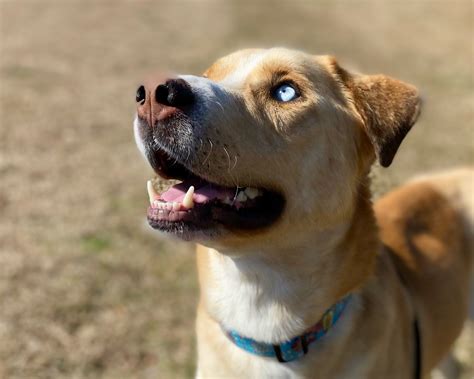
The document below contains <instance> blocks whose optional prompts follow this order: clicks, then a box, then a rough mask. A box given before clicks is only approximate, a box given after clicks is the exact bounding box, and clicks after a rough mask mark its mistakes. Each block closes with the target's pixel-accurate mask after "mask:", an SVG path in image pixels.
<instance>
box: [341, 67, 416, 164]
mask: <svg viewBox="0 0 474 379" xmlns="http://www.w3.org/2000/svg"><path fill="white" fill-rule="evenodd" d="M333 67H334V68H335V70H336V72H337V74H338V76H339V77H340V79H341V80H342V82H344V83H345V85H346V86H347V87H348V89H349V91H350V92H351V95H352V97H353V101H354V105H355V107H356V109H357V111H358V113H359V114H360V116H361V118H362V120H363V122H364V126H365V131H366V133H367V136H368V137H369V140H370V142H371V143H372V145H373V147H374V150H375V154H376V156H377V158H378V160H379V162H380V164H381V165H382V166H384V167H388V166H390V164H391V163H392V160H393V158H394V156H395V153H396V152H397V150H398V147H399V146H400V144H401V143H402V141H403V139H404V138H405V136H406V135H407V133H408V132H409V131H410V129H411V127H412V126H413V125H414V124H415V122H416V120H417V119H418V116H419V114H420V108H421V98H420V95H419V93H418V90H417V89H416V88H415V87H414V86H412V85H410V84H407V83H403V82H401V81H399V80H395V79H392V78H389V77H387V76H385V75H352V74H349V73H348V72H347V71H346V70H344V69H341V68H340V67H339V66H337V63H336V64H335V66H333Z"/></svg>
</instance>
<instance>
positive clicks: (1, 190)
mask: <svg viewBox="0 0 474 379" xmlns="http://www.w3.org/2000/svg"><path fill="white" fill-rule="evenodd" d="M0 28H1V29H0V68H1V71H0V104H1V108H0V132H1V135H0V215H1V216H0V378H15V379H24V378H114V379H116V378H124V379H128V378H186V377H187V378H189V377H192V375H193V370H194V360H195V357H194V355H195V344H194V331H193V322H194V313H195V305H196V301H197V300H196V299H197V289H196V276H195V269H194V255H193V253H192V246H190V245H185V244H182V243H176V242H172V241H163V240H160V239H157V238H155V237H154V236H153V234H152V233H151V232H149V231H148V229H147V228H146V227H145V225H144V218H145V210H146V206H147V196H146V192H145V181H146V179H147V178H148V177H150V176H152V172H151V170H150V169H149V167H148V166H147V165H146V164H145V162H144V161H143V160H142V159H141V157H140V156H139V154H138V152H137V149H136V147H135V145H134V142H133V135H132V128H131V123H132V118H133V113H134V107H135V104H134V97H135V90H136V87H137V85H138V84H139V83H140V79H141V77H142V75H143V74H144V73H146V72H148V71H153V70H155V69H157V68H159V67H166V68H171V69H173V70H176V71H178V72H189V73H200V72H202V71H203V70H204V69H205V67H206V66H207V65H209V64H210V63H211V62H212V61H213V60H214V59H216V58H218V57H219V56H221V55H223V54H225V53H227V52H231V51H233V50H235V49H237V48H241V47H254V46H275V45H279V46H281V45H283V46H290V47H295V48H302V49H305V50H307V51H311V52H315V53H320V54H322V53H330V54H334V55H335V56H337V57H338V58H339V61H340V62H341V64H342V65H343V66H346V67H352V68H356V69H358V70H360V71H363V72H367V73H379V72H383V73H386V74H390V75H392V76H394V77H397V78H401V79H404V80H406V81H408V82H411V83H414V84H416V85H417V86H419V88H421V90H422V92H423V94H424V97H425V107H424V111H423V116H422V118H421V120H420V122H419V123H418V124H417V126H416V127H415V129H414V130H413V131H412V132H411V133H410V135H409V137H408V138H407V140H406V143H405V144H404V145H403V146H402V148H401V149H400V151H399V154H398V156H397V157H396V159H395V162H394V164H393V165H392V166H391V167H390V168H389V169H387V170H382V169H379V168H376V169H375V170H374V190H375V192H376V193H377V194H380V193H383V192H385V191H386V190H388V189H389V188H392V187H393V186H395V185H396V184H398V183H400V182H402V181H403V180H405V179H406V178H408V177H410V176H412V175H413V174H415V173H419V172H426V171H429V170H434V169H441V168H446V167H452V166H460V165H466V164H472V162H473V157H474V156H473V152H474V148H473V130H472V120H473V116H474V115H473V113H474V112H473V108H474V107H473V105H474V95H473V71H472V67H473V47H472V46H473V45H472V37H473V3H472V2H471V1H455V0H451V1H448V0H446V1H427V0H423V1H422V0H399V1H392V2H385V1H356V0H352V1H350V0H345V1H341V0H339V1H319V2H316V1H314V2H310V1H301V2H300V1H274V2H271V1H259V2H257V1H242V0H240V1H237V0H235V1H227V2H225V1H205V2H199V1H186V2H185V1H177V0H176V1H169V2H163V1H155V2H146V1H131V0H130V1H110V0H109V1H91V0H88V1H79V0H77V1H66V0H63V1H61V0H44V1H34V0H30V1H26V0H25V1H21V0H11V1H9V0H2V1H0ZM469 343H472V340H471V341H470V342H469V339H467V342H465V343H464V347H463V348H462V349H461V350H462V351H461V354H464V358H463V359H464V361H465V363H466V364H467V366H469V365H470V364H471V365H472V362H471V361H470V358H469V356H468V353H469V350H466V346H467V345H468V344H469ZM471 348H472V347H471ZM472 351H473V350H471V352H472ZM471 367H472V366H471ZM467 370H468V368H466V371H465V374H464V377H466V378H467V377H471V375H472V371H471V373H470V374H469V373H468V371H467Z"/></svg>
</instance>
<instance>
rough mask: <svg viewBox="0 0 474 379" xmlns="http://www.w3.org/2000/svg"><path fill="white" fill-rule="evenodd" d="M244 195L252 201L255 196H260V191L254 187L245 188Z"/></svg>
mask: <svg viewBox="0 0 474 379" xmlns="http://www.w3.org/2000/svg"><path fill="white" fill-rule="evenodd" d="M245 194H246V195H247V197H248V198H249V199H250V200H252V199H255V198H256V197H257V196H259V195H260V190H259V189H258V188H254V187H247V188H246V189H245Z"/></svg>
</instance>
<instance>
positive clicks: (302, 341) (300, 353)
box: [272, 334, 308, 363]
mask: <svg viewBox="0 0 474 379" xmlns="http://www.w3.org/2000/svg"><path fill="white" fill-rule="evenodd" d="M298 340H299V342H300V344H301V349H298V350H297V351H294V349H292V354H291V356H290V357H286V359H285V357H283V353H282V348H281V345H272V346H273V351H274V352H275V356H276V358H277V360H278V362H280V363H286V362H291V361H294V360H295V359H297V358H301V357H302V356H304V355H306V354H308V341H307V340H306V334H303V335H302V336H299V337H298V338H297V341H298ZM283 351H287V349H283Z"/></svg>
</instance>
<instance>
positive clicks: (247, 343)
mask: <svg viewBox="0 0 474 379" xmlns="http://www.w3.org/2000/svg"><path fill="white" fill-rule="evenodd" d="M350 298H351V295H350V294H349V295H347V296H346V297H344V298H342V299H341V300H340V301H338V302H337V303H336V304H334V305H333V306H332V307H331V308H329V309H328V310H327V311H326V312H325V313H324V315H323V317H322V318H321V320H319V321H318V322H317V323H316V324H315V325H313V326H312V327H311V328H309V329H307V330H306V332H305V333H304V334H302V335H300V336H298V337H295V338H292V339H291V340H289V341H286V342H283V343H281V344H279V345H271V344H269V343H263V342H258V341H255V340H253V339H251V338H247V337H243V336H241V335H240V334H238V333H237V332H235V331H234V330H224V332H225V333H226V335H227V337H228V338H229V339H230V340H231V341H232V342H233V343H234V344H235V345H237V346H238V347H240V348H241V349H243V350H246V351H248V352H249V353H252V354H255V355H260V356H261V357H272V358H276V359H278V361H279V362H290V361H294V360H295V359H298V358H301V357H302V356H303V355H305V354H306V353H307V352H308V345H310V344H311V343H313V342H315V341H317V340H319V339H320V338H321V337H323V336H324V335H325V334H326V333H327V332H328V331H329V329H331V327H332V326H333V325H335V324H336V322H337V320H339V318H340V317H341V315H342V313H343V312H344V309H345V308H346V305H347V303H348V302H349V300H350Z"/></svg>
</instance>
